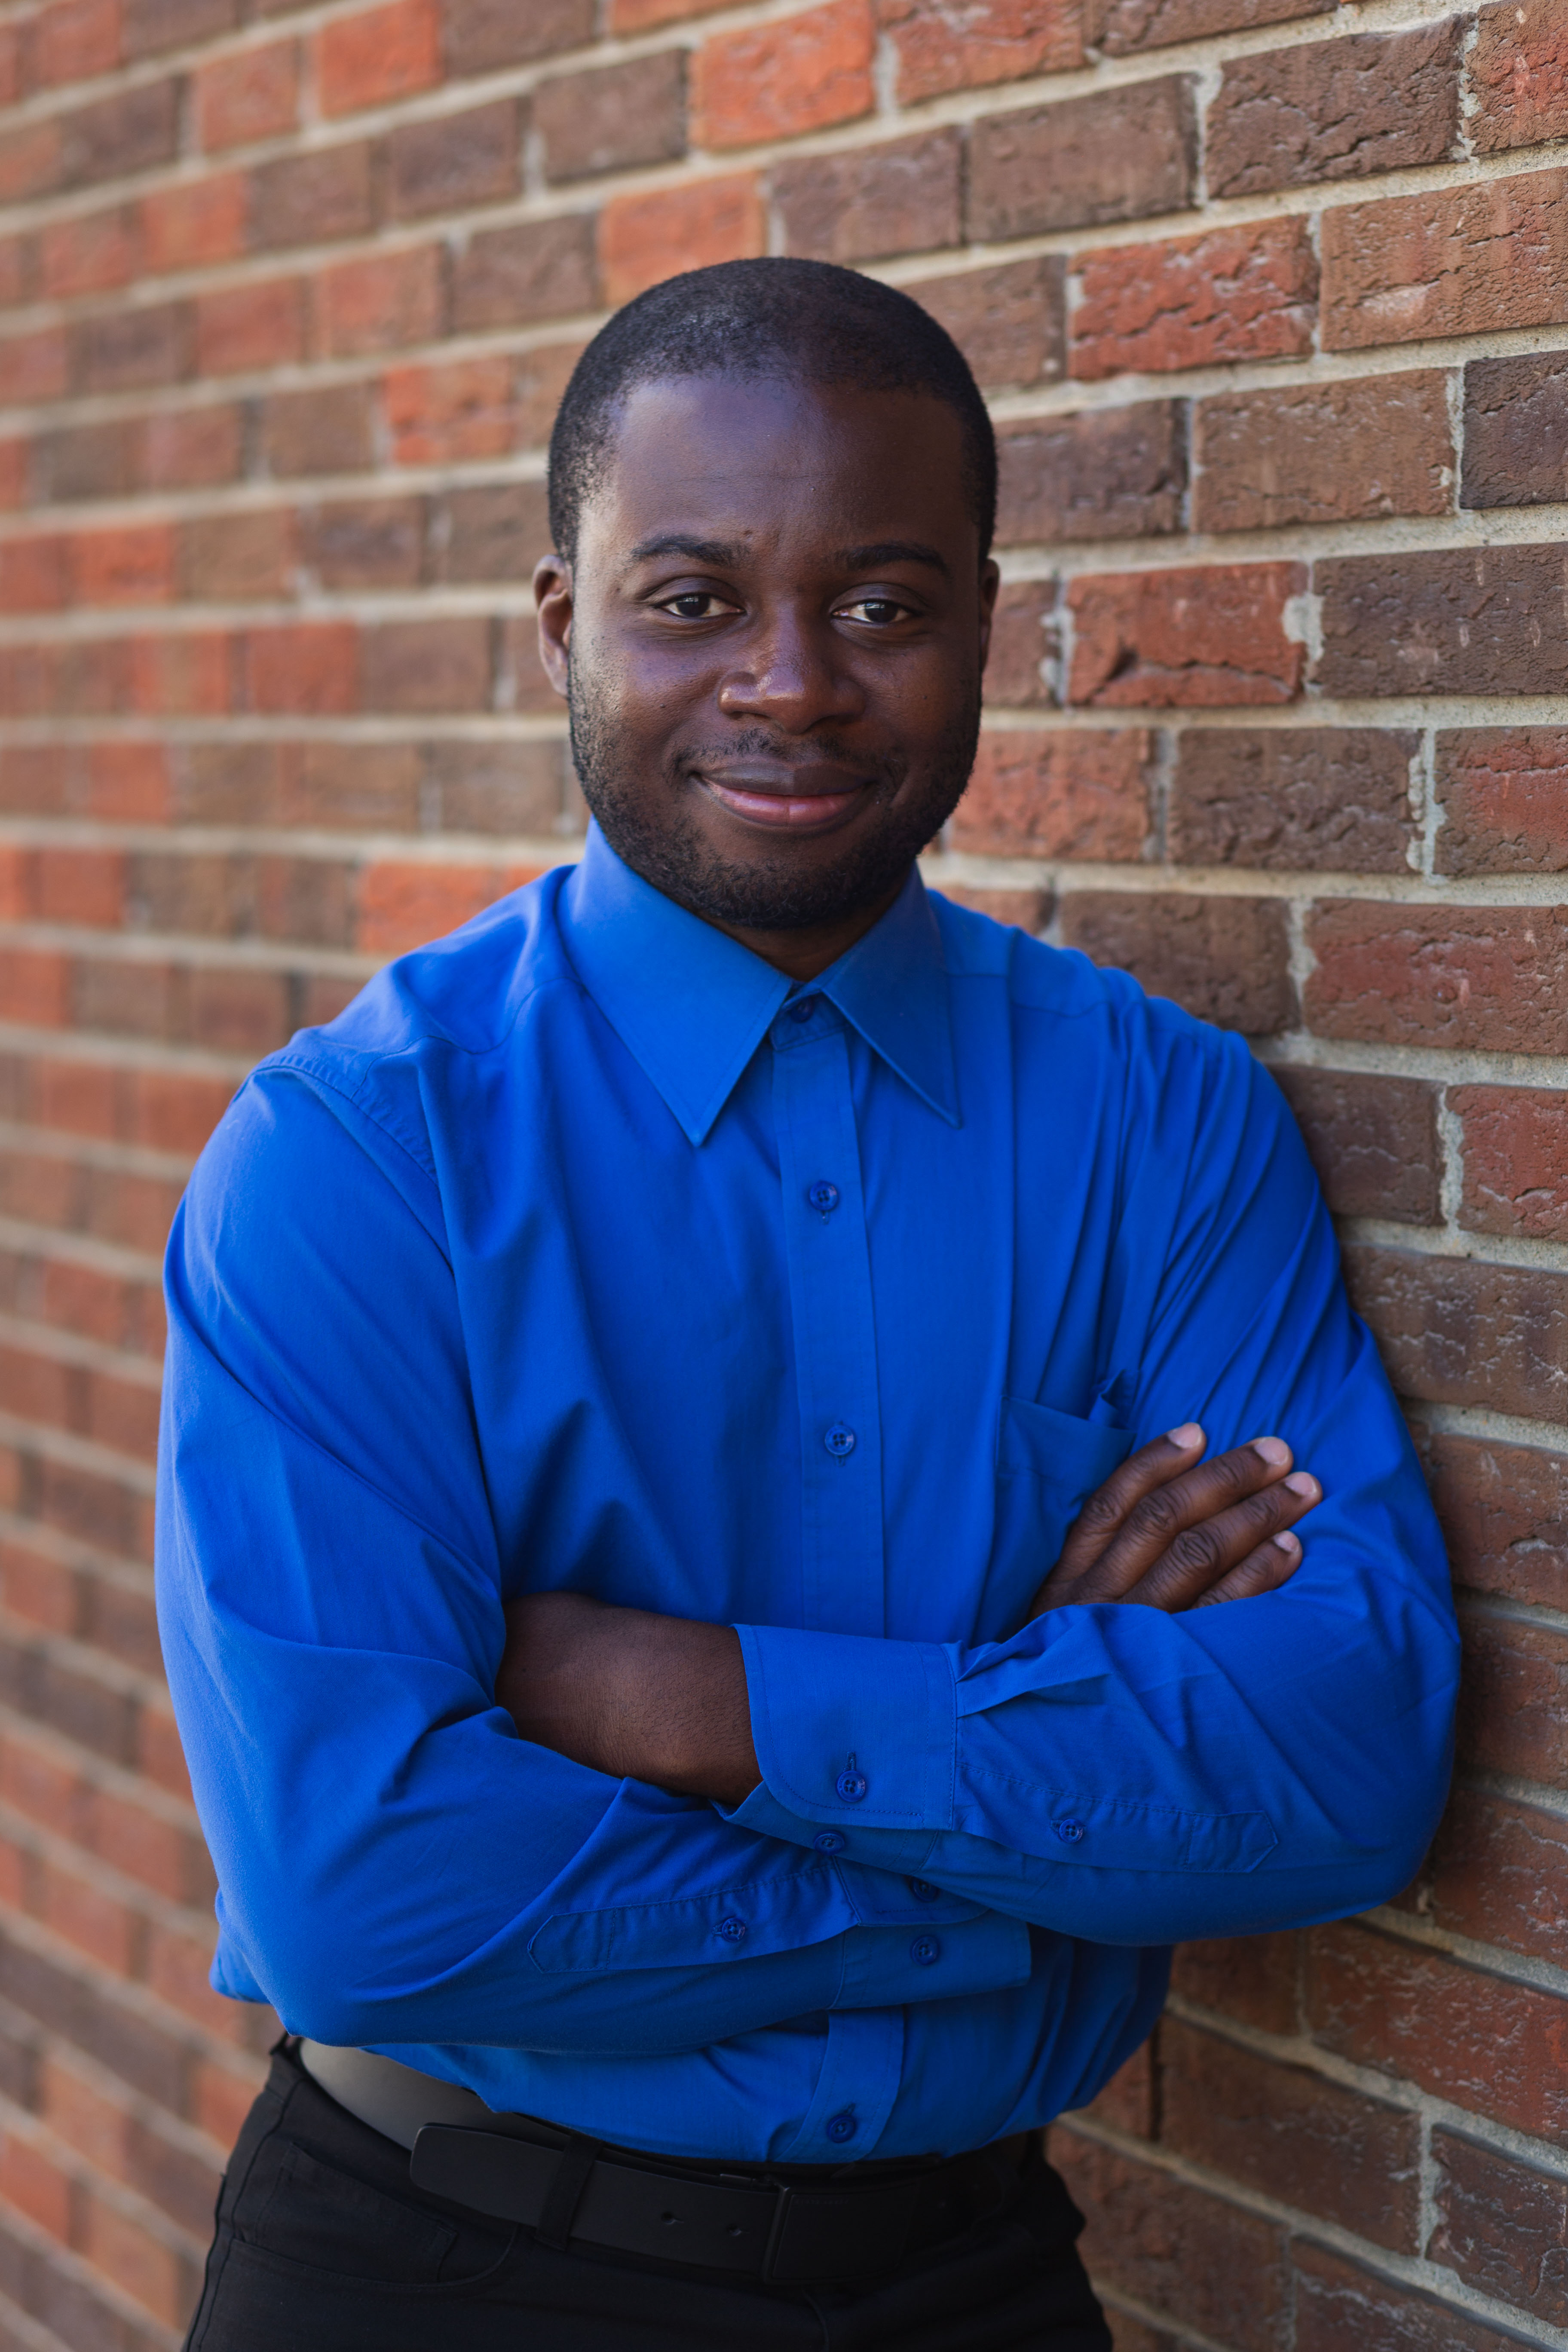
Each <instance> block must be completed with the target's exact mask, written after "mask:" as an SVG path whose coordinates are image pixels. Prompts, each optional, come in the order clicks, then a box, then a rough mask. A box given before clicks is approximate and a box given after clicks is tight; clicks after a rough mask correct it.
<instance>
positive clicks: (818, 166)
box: [773, 131, 963, 300]
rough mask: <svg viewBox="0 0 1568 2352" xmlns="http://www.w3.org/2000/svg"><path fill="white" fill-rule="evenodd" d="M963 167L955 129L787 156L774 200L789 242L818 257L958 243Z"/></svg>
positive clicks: (864, 257) (861, 256)
mask: <svg viewBox="0 0 1568 2352" xmlns="http://www.w3.org/2000/svg"><path fill="white" fill-rule="evenodd" d="M962 173H963V149H962V147H961V145H960V142H959V134H958V132H957V131H928V132H926V133H925V134H924V135H923V136H922V137H921V138H918V139H893V140H889V142H888V144H887V145H886V146H885V147H860V148H855V149H852V150H851V151H850V152H848V153H847V154H843V155H813V156H811V157H810V158H809V159H807V160H803V161H801V162H799V163H781V164H780V165H779V166H778V168H777V170H776V171H775V172H774V173H773V201H774V203H775V204H776V205H777V206H778V210H779V215H780V217H781V219H782V220H783V222H784V249H785V251H786V252H789V253H795V254H802V255H804V256H805V257H806V258H807V259H808V260H812V261H843V262H850V261H874V260H876V259H878V258H879V257H880V256H882V255H884V254H889V253H934V252H937V251H938V250H940V248H941V247H943V246H950V245H958V244H960V243H961V242H962V241H963V226H962V220H961V212H962ZM920 299H921V300H924V299H925V297H924V289H921V294H920Z"/></svg>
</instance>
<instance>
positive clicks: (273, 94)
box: [192, 41, 300, 149]
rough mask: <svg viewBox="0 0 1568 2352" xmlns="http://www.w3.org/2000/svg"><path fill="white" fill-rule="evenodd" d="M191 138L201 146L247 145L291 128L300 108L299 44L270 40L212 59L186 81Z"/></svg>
mask: <svg viewBox="0 0 1568 2352" xmlns="http://www.w3.org/2000/svg"><path fill="white" fill-rule="evenodd" d="M192 88H193V92H194V96H195V121H196V136H197V138H198V139H199V140H200V142H201V143H202V145H203V146H204V147H206V148H214V149H216V148H223V147H247V146H249V144H250V143H251V142H252V141H253V140H258V139H276V138H277V137H278V136H279V134H280V133H281V132H283V131H292V130H293V128H294V125H295V123H296V121H298V120H299V111H300V45H299V43H298V42H297V41H270V42H268V44H267V46H266V47H263V48H249V49H240V50H237V51H235V52H233V53H231V54H230V55H229V56H227V57H221V58H214V59H213V61H212V63H211V64H210V65H205V66H201V67H199V68H197V70H196V72H195V75H194V77H193V79H192Z"/></svg>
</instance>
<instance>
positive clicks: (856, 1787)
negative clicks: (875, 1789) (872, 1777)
mask: <svg viewBox="0 0 1568 2352" xmlns="http://www.w3.org/2000/svg"><path fill="white" fill-rule="evenodd" d="M833 1785H834V1787H835V1788H836V1789H837V1791H838V1793H839V1795H840V1796H841V1797H842V1798H843V1800H844V1801H845V1803H846V1804H847V1805H858V1803H859V1801H860V1800H861V1798H862V1797H863V1796H864V1795H865V1793H866V1791H867V1790H868V1788H869V1787H870V1785H871V1784H870V1782H869V1781H868V1780H867V1778H866V1775H865V1774H864V1772H853V1771H851V1772H840V1774H839V1775H838V1778H837V1780H835V1782H834V1783H833Z"/></svg>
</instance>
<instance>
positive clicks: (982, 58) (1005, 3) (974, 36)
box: [877, 0, 1084, 106]
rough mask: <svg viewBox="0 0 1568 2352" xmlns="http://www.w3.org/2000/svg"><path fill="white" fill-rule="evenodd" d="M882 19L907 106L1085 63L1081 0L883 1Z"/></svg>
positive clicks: (879, 17)
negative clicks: (962, 3)
mask: <svg viewBox="0 0 1568 2352" xmlns="http://www.w3.org/2000/svg"><path fill="white" fill-rule="evenodd" d="M877 21H878V23H879V25H881V26H885V27H886V28H887V30H888V33H889V37H890V39H891V41H892V44H893V48H894V52H895V54H896V56H897V58H898V61H899V70H898V81H897V93H898V99H899V103H900V106H916V105H918V104H919V103H920V101H921V100H922V99H926V98H940V97H941V96H942V93H943V92H944V91H946V90H950V89H979V88H981V87H982V86H983V85H984V84H985V83H987V82H996V81H1019V80H1022V79H1023V78H1024V76H1025V75H1026V74H1038V73H1047V74H1048V73H1068V72H1070V71H1071V70H1072V68H1073V67H1074V66H1080V65H1082V63H1083V61H1084V35H1083V8H1082V5H1081V0H978V5H965V6H963V7H960V8H954V7H953V5H952V0H878V7H877Z"/></svg>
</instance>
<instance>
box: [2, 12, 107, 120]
mask: <svg viewBox="0 0 1568 2352" xmlns="http://www.w3.org/2000/svg"><path fill="white" fill-rule="evenodd" d="M18 29H22V28H20V27H18ZM25 29H26V33H27V36H28V39H27V45H26V46H27V52H28V54H27V68H28V70H27V77H26V78H27V79H28V80H30V81H31V82H32V84H33V86H34V87H35V88H36V89H58V87H59V85H60V84H61V83H63V82H71V81H88V80H90V79H93V78H94V77H95V76H96V75H98V74H104V73H112V71H113V70H114V68H115V67H116V66H117V65H118V64H119V63H120V0H53V5H50V6H47V7H43V8H40V9H39V10H38V12H37V15H36V16H34V18H33V21H32V23H31V24H30V25H28V26H26V28H25ZM22 78H23V77H22V72H21V69H20V61H19V60H18V62H17V67H16V83H17V85H18V86H17V87H16V88H15V89H12V90H11V91H10V92H9V97H10V98H11V99H12V100H15V99H17V98H20V97H21V95H22V91H21V88H20V86H19V85H20V83H21V81H22Z"/></svg>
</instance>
